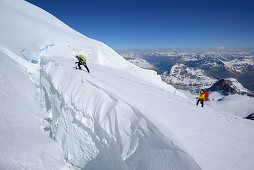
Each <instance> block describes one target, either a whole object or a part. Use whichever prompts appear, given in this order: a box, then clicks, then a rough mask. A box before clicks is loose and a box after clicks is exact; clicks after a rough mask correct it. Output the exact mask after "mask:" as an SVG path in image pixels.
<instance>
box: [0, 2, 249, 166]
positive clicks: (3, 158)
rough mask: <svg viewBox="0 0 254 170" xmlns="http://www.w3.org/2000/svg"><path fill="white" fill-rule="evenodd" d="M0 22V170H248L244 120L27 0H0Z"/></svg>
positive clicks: (246, 127)
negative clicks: (78, 59) (198, 102)
mask: <svg viewBox="0 0 254 170" xmlns="http://www.w3.org/2000/svg"><path fill="white" fill-rule="evenodd" d="M0 26H1V30H0V37H1V39H0V80H1V81H0V87H1V88H0V103H1V107H0V122H1V123H0V129H1V133H0V168H1V169H89V170H91V169H111V170H114V169H115V170H118V169H137V170H157V169H161V170H163V169H167V170H196V169H197V170H198V169H207V170H210V169H211V170H214V169H228V170H234V169H235V170H238V169H246V170H248V169H252V168H253V165H254V161H253V160H252V159H249V158H251V157H253V156H254V152H253V151H252V147H251V146H252V145H253V142H254V137H253V135H251V134H253V132H254V125H253V124H252V123H250V121H248V120H243V119H237V117H232V116H231V115H229V114H226V113H223V114H222V113H220V112H219V111H217V110H215V109H214V108H213V107H209V106H208V107H205V108H200V107H197V106H195V101H194V102H193V101H191V100H189V99H188V98H187V97H185V96H184V95H183V94H182V93H180V92H178V91H177V90H176V89H175V88H174V87H172V86H171V85H167V84H166V83H165V82H163V81H162V80H161V79H160V76H159V75H157V74H156V72H154V71H151V70H150V71H147V70H144V69H141V68H138V67H136V66H135V65H133V64H131V63H129V62H127V61H126V60H124V59H123V58H122V57H121V56H120V55H118V54H117V53H116V52H115V51H114V50H112V49H111V48H110V47H108V46H107V45H105V44H103V43H101V42H99V41H96V40H93V39H90V38H88V37H86V36H84V35H82V34H80V33H78V32H76V31H75V30H73V29H71V28H70V27H68V26H67V25H65V24H64V23H63V22H61V21H59V20H58V19H57V18H55V17H54V16H52V15H50V14H49V13H47V12H46V11H44V10H42V9H40V8H38V7H36V6H34V5H32V4H30V3H28V2H26V1H22V0H11V1H9V0H1V1H0ZM76 54H83V55H85V57H86V58H87V64H88V67H89V68H90V71H91V73H90V74H88V73H86V72H85V71H80V70H76V69H74V68H73V66H74V62H75V57H74V56H75V55H76Z"/></svg>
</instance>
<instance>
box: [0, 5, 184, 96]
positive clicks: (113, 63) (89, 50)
mask: <svg viewBox="0 0 254 170" xmlns="http://www.w3.org/2000/svg"><path fill="white" fill-rule="evenodd" d="M0 16H1V18H0V21H1V23H0V24H1V25H0V26H1V31H0V37H1V41H0V50H1V51H2V52H4V53H5V54H10V53H12V54H13V55H11V56H12V57H13V58H14V59H15V60H19V59H17V57H22V58H24V59H25V60H27V61H29V62H31V63H38V62H39V60H40V57H41V56H44V57H49V56H50V57H52V56H53V57H57V58H58V59H59V60H65V61H66V60H68V61H69V63H72V64H73V65H74V62H75V60H76V59H75V57H74V56H75V55H77V54H83V55H84V56H85V57H86V58H87V63H88V65H89V63H93V64H99V65H103V66H107V67H112V68H115V69H118V70H125V71H127V72H129V73H130V74H132V75H133V76H136V77H139V78H140V79H143V80H145V81H148V82H150V83H152V84H154V85H155V86H158V87H159V88H163V89H166V90H169V91H171V92H174V93H175V92H176V90H175V89H174V88H173V87H172V86H171V87H170V86H169V85H166V83H164V82H163V81H161V78H160V76H159V75H157V74H156V72H154V71H146V70H144V69H141V68H139V67H137V66H135V65H133V64H131V63H129V62H127V61H126V60H125V59H124V58H123V57H121V56H120V55H119V54H117V53H116V52H115V51H114V50H113V49H111V48H110V47H108V46H107V45H105V44H103V43H101V42H99V41H96V40H93V39H90V38H88V37H86V36H84V35H82V34H80V33H78V32H76V31H75V30H73V29H71V28H70V27H68V26H67V25H66V24H64V23H63V22H61V21H60V20H58V19H57V18H55V17H54V16H52V15H51V14H49V13H47V12H46V11H44V10H42V9H40V8H38V7H36V6H34V5H32V4H30V3H28V2H26V1H22V0H12V1H9V0H2V1H1V2H0ZM20 63H22V62H20ZM177 93H178V92H177ZM178 94H180V93H178ZM180 95H181V94H180Z"/></svg>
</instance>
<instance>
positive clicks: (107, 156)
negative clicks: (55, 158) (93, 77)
mask: <svg viewBox="0 0 254 170" xmlns="http://www.w3.org/2000/svg"><path fill="white" fill-rule="evenodd" d="M41 66H42V68H43V69H42V70H41V84H42V91H43V93H44V95H43V96H44V98H45V99H44V100H42V106H43V107H44V108H45V110H46V111H47V112H48V113H50V114H49V115H52V118H51V116H49V117H48V118H47V122H48V130H49V134H50V136H51V137H52V138H54V139H55V140H56V141H57V142H58V143H59V144H60V145H61V146H62V148H63V151H64V153H65V159H66V161H67V162H69V163H70V164H72V165H73V166H75V167H78V168H85V169H86V168H87V169H101V168H103V169H174V168H175V167H178V169H183V170H184V169H199V167H198V165H197V164H196V163H195V162H194V161H193V160H192V158H191V157H190V156H189V155H188V154H187V153H186V152H184V151H183V150H182V149H180V148H179V147H178V146H176V145H175V144H174V143H173V142H172V141H169V139H167V138H165V137H164V136H163V135H162V134H160V132H159V131H158V130H157V129H156V128H155V127H154V126H153V125H152V124H151V123H150V122H149V121H148V120H147V119H146V118H145V117H144V116H142V113H140V112H139V111H138V110H137V109H136V108H135V107H133V106H132V105H130V104H128V103H126V102H125V101H123V100H121V99H120V98H118V97H117V96H113V95H112V94H111V93H110V92H108V93H107V90H105V89H101V87H99V86H97V85H96V84H94V83H93V82H91V81H89V80H87V79H85V78H84V76H82V75H80V76H74V80H72V82H64V77H61V76H62V75H63V74H59V72H61V71H64V70H62V69H61V68H62V67H64V66H62V65H61V64H57V63H55V62H54V61H49V60H42V61H41ZM58 70H59V71H58ZM66 74H76V72H75V71H74V70H68V73H67V72H66ZM66 74H64V75H66ZM55 79H57V80H61V82H62V83H63V84H61V85H60V84H56V82H55V81H54V80H55ZM65 83H68V86H65V85H66V84H65ZM75 84H78V85H75ZM58 86H59V87H60V88H59V87H58ZM69 87H72V88H69ZM77 87H79V89H77ZM80 87H84V88H80ZM57 89H58V90H57ZM66 90H68V91H67V94H68V96H69V95H70V96H71V98H68V96H67V95H65V94H66ZM78 91H79V92H80V93H78ZM63 92H65V93H63ZM69 92H70V93H69ZM79 94H86V97H82V96H79ZM81 98H82V99H81ZM47 100H50V101H47ZM78 101H79V102H78ZM80 101H83V102H81V103H80ZM47 103H48V104H47ZM49 103H52V104H51V105H49ZM120 113H121V114H120ZM119 114H120V115H119ZM144 153H146V155H145V156H144V155H143V154H144ZM165 157H167V158H166V159H165ZM162 158H163V159H162Z"/></svg>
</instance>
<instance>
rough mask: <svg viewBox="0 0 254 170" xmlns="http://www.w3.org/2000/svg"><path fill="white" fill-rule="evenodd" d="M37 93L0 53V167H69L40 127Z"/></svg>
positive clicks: (11, 62) (28, 80) (29, 82)
mask: <svg viewBox="0 0 254 170" xmlns="http://www.w3.org/2000/svg"><path fill="white" fill-rule="evenodd" d="M36 94H37V90H36V87H35V85H34V83H33V82H32V81H31V80H30V78H29V76H28V75H27V74H26V73H24V72H23V70H22V68H20V66H18V65H17V64H16V62H15V61H14V60H12V59H10V58H9V56H6V55H5V54H3V53H2V52H0V103H1V104H0V169H38V170H39V169H69V168H68V166H67V165H66V163H65V161H64V156H63V152H62V149H61V147H60V146H59V145H57V144H56V143H55V142H54V141H53V140H51V139H50V138H48V136H47V135H46V134H45V132H44V130H43V125H42V120H43V118H44V116H45V115H44V112H43V110H42V109H41V107H40V105H39V104H38V102H37V101H36Z"/></svg>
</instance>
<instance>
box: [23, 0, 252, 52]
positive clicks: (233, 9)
mask: <svg viewBox="0 0 254 170" xmlns="http://www.w3.org/2000/svg"><path fill="white" fill-rule="evenodd" d="M27 1H28V2H30V3H32V4H34V5H36V6H39V7H40V8H42V9H44V10H46V11H48V12H49V13H51V14H52V15H54V16H56V17H57V18H59V19H60V20H61V21H63V22H64V23H66V24H67V25H69V26H70V27H72V28H74V29H75V30H77V31H79V32H80V33H82V34H84V35H86V36H88V37H90V38H93V39H96V40H99V41H102V42H104V43H106V44H107V45H109V46H110V47H112V48H114V49H131V48H202V47H217V46H228V47H254V10H253V9H254V1H246V0H238V1H235V0H224V1H223V0H221V1H217V0H213V1H208V0H189V1H187V0H186V1H182V0H154V1H151V0H135V1H134V0H129V1H122V0H101V1H100V0H98V1H96V0H89V1H88V0H73V1H71V0H69V1H67V0H27Z"/></svg>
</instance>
